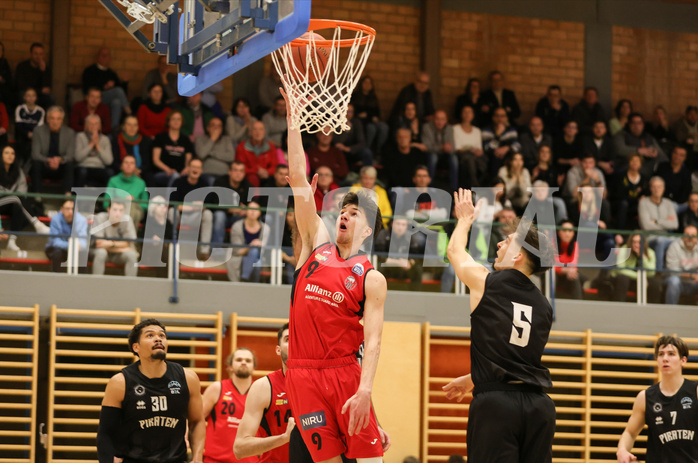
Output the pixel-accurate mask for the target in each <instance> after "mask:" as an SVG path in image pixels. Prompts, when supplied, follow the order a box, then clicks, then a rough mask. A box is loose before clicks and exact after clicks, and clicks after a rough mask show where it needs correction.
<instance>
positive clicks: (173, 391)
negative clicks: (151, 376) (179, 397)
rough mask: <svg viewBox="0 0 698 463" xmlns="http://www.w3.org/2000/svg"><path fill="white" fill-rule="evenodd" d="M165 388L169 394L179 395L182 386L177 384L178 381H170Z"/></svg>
mask: <svg viewBox="0 0 698 463" xmlns="http://www.w3.org/2000/svg"><path fill="white" fill-rule="evenodd" d="M167 387H168V388H169V389H170V394H179V390H180V389H181V388H182V385H181V384H179V381H170V384H168V385H167Z"/></svg>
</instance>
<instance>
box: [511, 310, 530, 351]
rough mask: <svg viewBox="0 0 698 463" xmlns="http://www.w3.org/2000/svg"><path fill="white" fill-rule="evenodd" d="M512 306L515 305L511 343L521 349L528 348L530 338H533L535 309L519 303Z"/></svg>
mask: <svg viewBox="0 0 698 463" xmlns="http://www.w3.org/2000/svg"><path fill="white" fill-rule="evenodd" d="M512 304H513V305H514V314H513V319H512V321H511V323H512V327H511V337H510V338H509V343H510V344H513V345H515V346H519V347H526V346H527V345H528V338H529V337H530V336H531V321H532V320H533V318H532V316H533V307H531V306H530V305H525V304H519V303H518V302H512ZM517 328H518V329H517Z"/></svg>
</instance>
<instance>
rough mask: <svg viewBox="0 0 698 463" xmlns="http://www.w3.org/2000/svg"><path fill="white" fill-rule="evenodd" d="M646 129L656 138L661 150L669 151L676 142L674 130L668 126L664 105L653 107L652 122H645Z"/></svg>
mask: <svg viewBox="0 0 698 463" xmlns="http://www.w3.org/2000/svg"><path fill="white" fill-rule="evenodd" d="M647 131H648V132H649V133H650V135H652V136H653V137H654V139H655V140H657V143H659V146H660V147H661V148H662V151H664V152H665V153H669V152H671V150H672V149H673V147H674V145H675V144H676V137H674V132H673V131H672V130H671V129H670V128H669V120H668V119H667V114H666V109H665V108H664V106H662V105H658V106H655V107H654V111H653V112H652V123H650V124H647Z"/></svg>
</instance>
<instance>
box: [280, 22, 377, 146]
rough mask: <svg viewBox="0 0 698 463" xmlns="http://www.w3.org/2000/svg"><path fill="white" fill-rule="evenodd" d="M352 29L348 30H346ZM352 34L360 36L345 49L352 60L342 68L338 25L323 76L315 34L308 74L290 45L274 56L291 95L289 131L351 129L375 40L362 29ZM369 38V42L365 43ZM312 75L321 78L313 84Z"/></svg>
mask: <svg viewBox="0 0 698 463" xmlns="http://www.w3.org/2000/svg"><path fill="white" fill-rule="evenodd" d="M348 30H349V29H346V28H345V29H344V31H348ZM351 32H356V35H355V37H354V38H353V39H350V40H352V44H351V47H344V48H345V50H348V57H347V59H346V62H345V64H344V65H341V64H340V50H341V48H340V46H339V40H340V38H341V37H342V35H341V34H342V28H341V26H337V27H336V28H335V29H334V35H333V38H332V47H331V48H329V50H328V51H329V58H328V60H327V65H326V66H325V70H324V71H323V72H322V73H321V72H319V70H320V66H319V65H318V62H317V54H316V53H315V52H314V51H315V50H314V48H315V38H314V36H313V35H312V34H310V35H309V37H308V41H309V43H308V45H307V46H306V47H305V52H306V57H305V58H306V59H305V63H306V69H305V72H304V73H303V72H301V71H300V70H299V69H298V67H296V64H295V62H294V60H293V49H294V48H295V47H293V46H292V45H291V44H290V43H287V44H286V45H284V46H283V47H281V48H280V49H278V50H276V51H275V52H274V53H272V55H271V57H272V60H273V62H274V67H276V71H277V72H278V73H279V75H280V76H281V77H282V80H283V81H284V85H285V89H286V93H287V95H288V96H289V98H288V99H289V104H290V106H291V107H290V108H287V111H288V112H289V114H291V115H292V117H291V123H290V124H289V128H291V129H300V130H302V131H305V132H307V133H315V132H320V131H323V132H325V133H327V134H329V133H330V132H334V133H336V134H340V133H342V132H343V131H344V130H349V125H348V124H347V109H348V108H349V101H350V100H351V95H352V93H353V92H354V89H355V88H356V85H357V84H358V82H359V78H360V77H361V73H362V72H363V70H364V67H365V66H366V61H368V56H369V55H370V54H371V48H372V47H373V42H374V39H375V37H374V36H373V35H370V34H367V33H366V32H364V31H361V30H359V31H353V30H351ZM366 38H367V40H364V39H366ZM362 41H365V43H362ZM345 53H346V52H345ZM296 54H297V53H296ZM343 54H344V53H343ZM309 76H317V80H316V81H315V82H310V81H309Z"/></svg>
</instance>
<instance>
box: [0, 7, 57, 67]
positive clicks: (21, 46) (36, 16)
mask: <svg viewBox="0 0 698 463" xmlns="http://www.w3.org/2000/svg"><path fill="white" fill-rule="evenodd" d="M0 42H2V43H3V44H4V45H5V58H7V60H8V61H9V62H10V67H12V72H13V74H14V71H15V68H16V67H17V64H18V63H19V62H20V61H24V60H25V59H27V58H29V46H30V45H31V44H32V43H33V42H41V43H43V44H44V46H46V52H47V55H48V59H49V63H50V53H51V1H50V0H35V1H31V2H27V1H23V0H14V1H12V0H3V2H2V7H0Z"/></svg>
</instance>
